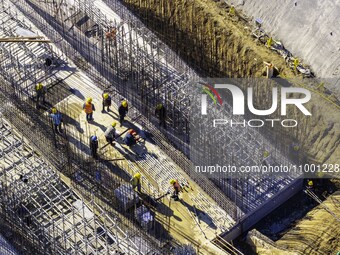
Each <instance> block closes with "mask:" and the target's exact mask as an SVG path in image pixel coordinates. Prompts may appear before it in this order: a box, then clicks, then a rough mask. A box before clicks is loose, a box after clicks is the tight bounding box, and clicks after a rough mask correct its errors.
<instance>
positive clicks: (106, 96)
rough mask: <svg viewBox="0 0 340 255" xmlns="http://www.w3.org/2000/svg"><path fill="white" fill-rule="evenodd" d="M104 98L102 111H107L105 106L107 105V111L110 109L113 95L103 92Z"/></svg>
mask: <svg viewBox="0 0 340 255" xmlns="http://www.w3.org/2000/svg"><path fill="white" fill-rule="evenodd" d="M102 98H103V110H102V112H105V109H104V108H105V106H106V107H107V112H109V111H110V106H111V97H110V95H109V94H108V93H103V94H102Z"/></svg>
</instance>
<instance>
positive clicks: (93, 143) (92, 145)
mask: <svg viewBox="0 0 340 255" xmlns="http://www.w3.org/2000/svg"><path fill="white" fill-rule="evenodd" d="M90 149H91V156H92V157H93V158H95V159H96V158H97V157H98V154H97V150H98V138H97V136H95V135H92V136H91V137H90Z"/></svg>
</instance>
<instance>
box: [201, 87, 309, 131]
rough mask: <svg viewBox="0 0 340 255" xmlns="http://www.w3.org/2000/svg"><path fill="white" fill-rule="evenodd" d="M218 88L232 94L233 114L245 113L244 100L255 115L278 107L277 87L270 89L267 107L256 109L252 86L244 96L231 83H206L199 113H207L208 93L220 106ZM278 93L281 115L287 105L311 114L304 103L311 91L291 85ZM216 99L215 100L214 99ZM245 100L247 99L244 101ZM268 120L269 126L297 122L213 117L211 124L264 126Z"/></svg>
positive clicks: (293, 124)
mask: <svg viewBox="0 0 340 255" xmlns="http://www.w3.org/2000/svg"><path fill="white" fill-rule="evenodd" d="M218 89H226V90H228V91H229V92H230V93H231V95H232V109H233V115H244V114H245V102H247V107H248V110H249V111H250V112H251V113H252V114H254V115H257V116H267V115H270V114H272V113H274V112H275V111H276V110H277V109H278V104H279V103H278V95H279V89H278V88H277V87H274V88H273V89H272V100H271V101H272V104H271V106H270V108H269V109H264V110H263V109H262V110H260V109H256V108H255V106H254V93H253V88H252V87H248V88H247V95H246V96H245V95H244V93H243V91H242V90H241V89H240V88H239V87H237V86H235V85H232V84H215V85H214V87H212V86H211V85H208V84H204V85H203V93H202V94H201V114H202V115H207V114H208V100H207V98H208V95H209V96H210V98H211V99H212V100H213V102H214V104H215V105H216V104H217V100H218V102H219V104H220V105H221V106H222V104H223V100H222V98H221V96H220V94H219V93H218V91H217V90H218ZM280 90H281V91H280V92H281V93H280V94H281V98H280V99H281V105H280V106H281V107H280V108H281V111H280V115H281V116H286V115H287V106H288V105H294V106H295V107H296V108H298V109H299V110H300V111H301V112H302V113H303V114H304V115H306V116H311V115H312V114H311V113H310V112H309V111H308V110H307V109H306V107H305V106H304V104H306V103H307V102H309V100H310V99H311V92H310V91H309V90H307V89H304V88H293V87H282V88H280ZM292 93H294V94H302V95H304V96H303V97H302V98H288V95H290V94H292ZM216 99H217V100H216ZM245 100H247V101H245ZM265 122H268V123H271V126H272V127H274V123H275V122H281V125H282V126H283V127H296V126H297V124H298V122H297V120H295V119H283V120H281V119H264V120H263V119H251V120H248V121H246V120H244V121H243V122H241V123H240V122H237V123H236V122H233V121H232V120H228V119H214V120H213V126H214V127H216V126H218V125H228V124H229V125H231V126H235V125H240V126H246V124H248V126H250V127H262V126H264V123H265Z"/></svg>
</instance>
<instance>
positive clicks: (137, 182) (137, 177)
mask: <svg viewBox="0 0 340 255" xmlns="http://www.w3.org/2000/svg"><path fill="white" fill-rule="evenodd" d="M140 179H141V174H140V173H136V174H135V175H134V176H133V177H132V178H131V180H130V183H131V185H132V188H133V189H136V188H137V191H138V192H141V181H140Z"/></svg>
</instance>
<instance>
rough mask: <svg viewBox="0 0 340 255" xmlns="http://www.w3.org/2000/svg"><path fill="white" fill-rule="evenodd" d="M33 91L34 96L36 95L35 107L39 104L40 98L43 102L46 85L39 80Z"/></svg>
mask: <svg viewBox="0 0 340 255" xmlns="http://www.w3.org/2000/svg"><path fill="white" fill-rule="evenodd" d="M35 93H36V97H37V109H38V108H39V106H40V101H41V100H42V103H43V104H45V103H46V101H45V95H46V93H47V90H46V87H45V86H44V85H43V84H42V83H41V82H39V83H38V84H37V85H36V86H35Z"/></svg>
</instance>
